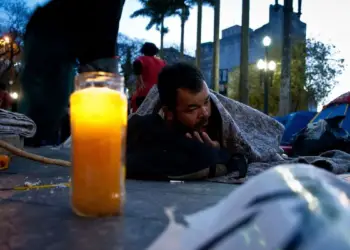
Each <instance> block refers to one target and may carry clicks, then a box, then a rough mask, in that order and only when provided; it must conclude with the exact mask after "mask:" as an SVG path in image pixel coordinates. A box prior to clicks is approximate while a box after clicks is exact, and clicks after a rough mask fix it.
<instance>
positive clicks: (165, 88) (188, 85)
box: [157, 62, 204, 110]
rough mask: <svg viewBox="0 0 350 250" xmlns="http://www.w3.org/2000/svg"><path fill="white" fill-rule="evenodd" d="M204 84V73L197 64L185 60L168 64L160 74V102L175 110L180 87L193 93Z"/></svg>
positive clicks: (199, 89)
mask: <svg viewBox="0 0 350 250" xmlns="http://www.w3.org/2000/svg"><path fill="white" fill-rule="evenodd" d="M203 84H204V77H203V74H202V72H201V71H200V69H198V68H197V67H196V66H194V65H192V64H189V63H184V62H179V63H175V64H172V65H167V66H165V67H164V68H163V69H162V71H161V72H160V73H159V76H158V85H157V86H158V92H159V98H160V102H161V104H162V106H167V107H168V108H169V110H174V109H175V107H176V95H177V90H178V89H181V88H182V89H188V90H190V91H191V92H193V93H198V92H199V91H201V90H202V88H203Z"/></svg>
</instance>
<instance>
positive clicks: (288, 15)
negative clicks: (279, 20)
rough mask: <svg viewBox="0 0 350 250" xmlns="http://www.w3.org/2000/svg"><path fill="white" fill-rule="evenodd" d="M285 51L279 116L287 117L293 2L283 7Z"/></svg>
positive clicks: (289, 103) (289, 0) (285, 1)
mask: <svg viewBox="0 0 350 250" xmlns="http://www.w3.org/2000/svg"><path fill="white" fill-rule="evenodd" d="M283 11H284V13H283V51H282V67H281V87H280V101H279V115H281V116H282V115H287V114H288V113H289V112H290V110H291V109H290V107H291V95H290V92H291V77H290V71H291V57H292V48H291V37H290V33H291V26H292V13H293V0H284V7H283Z"/></svg>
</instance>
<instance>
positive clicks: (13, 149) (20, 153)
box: [0, 140, 72, 167]
mask: <svg viewBox="0 0 350 250" xmlns="http://www.w3.org/2000/svg"><path fill="white" fill-rule="evenodd" d="M0 148H3V149H5V150H6V151H9V152H10V153H12V154H14V155H17V156H20V157H24V158H27V159H30V160H33V161H37V162H41V163H44V164H52V165H58V166H63V167H70V166H71V165H72V164H71V162H69V161H65V160H60V159H52V158H47V157H44V156H41V155H37V154H33V153H29V152H26V151H24V150H22V149H19V148H16V147H15V146H13V145H11V144H10V143H7V142H5V141H3V140H0Z"/></svg>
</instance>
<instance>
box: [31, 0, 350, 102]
mask: <svg viewBox="0 0 350 250" xmlns="http://www.w3.org/2000/svg"><path fill="white" fill-rule="evenodd" d="M27 1H28V3H29V4H30V5H31V6H34V5H35V4H41V3H43V2H46V0H27ZM274 2H275V1H274V0H251V1H250V6H251V7H250V27H251V28H252V29H256V28H258V27H260V26H262V25H263V24H265V23H267V22H268V12H269V4H273V3H274ZM297 2H298V1H297V0H294V9H295V10H297ZM335 2H336V4H335ZM280 3H282V4H283V0H280ZM241 5H242V0H221V19H220V30H222V29H225V28H228V27H230V26H233V25H236V24H238V25H240V24H241V11H242V6H241ZM139 8H140V4H139V3H138V1H137V0H126V3H125V6H124V10H123V15H122V19H121V23H120V29H119V31H120V32H122V33H124V34H126V35H128V36H130V37H135V38H141V39H145V40H148V41H151V42H154V43H156V44H157V45H159V43H160V42H159V40H160V35H159V32H158V31H156V30H155V29H152V30H150V31H146V30H145V27H146V24H147V22H148V19H144V18H136V19H130V15H131V13H133V12H134V11H135V10H137V9H139ZM349 10H350V1H349V0H337V1H334V4H331V1H329V0H317V4H316V0H304V1H303V9H302V17H301V19H302V21H304V22H306V24H307V36H308V37H310V38H311V37H313V38H316V39H318V40H321V41H323V42H330V43H333V44H334V45H335V46H336V47H337V49H338V50H339V51H340V54H339V56H340V57H341V58H344V59H345V62H346V64H347V65H350V46H349V45H350V33H349V31H348V27H346V23H348V24H349V23H350V15H349ZM213 17H214V12H213V9H212V8H209V7H205V8H204V10H203V26H202V27H203V28H202V29H203V31H202V41H203V42H207V41H212V40H213ZM165 24H166V26H167V27H169V33H168V34H167V35H166V36H165V44H166V45H171V44H179V42H180V19H179V18H178V17H173V18H168V19H166V21H165ZM196 25H197V8H193V9H192V10H191V16H190V18H189V20H188V22H187V23H186V30H185V47H186V49H187V50H189V51H194V50H195V44H196ZM338 81H339V84H338V85H337V86H336V87H335V89H334V90H333V91H332V93H331V94H330V96H329V97H328V98H327V101H328V100H331V99H333V98H335V97H337V96H338V95H340V94H342V93H344V92H347V91H349V90H350V68H349V67H346V69H345V72H344V73H343V75H342V76H340V77H339V78H338Z"/></svg>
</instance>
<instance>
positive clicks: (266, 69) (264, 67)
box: [256, 59, 276, 115]
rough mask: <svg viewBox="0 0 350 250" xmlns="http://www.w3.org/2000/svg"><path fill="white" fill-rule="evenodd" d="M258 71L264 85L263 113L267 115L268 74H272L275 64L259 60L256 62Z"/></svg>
mask: <svg viewBox="0 0 350 250" xmlns="http://www.w3.org/2000/svg"><path fill="white" fill-rule="evenodd" d="M256 65H257V67H258V69H259V70H260V71H261V72H262V74H263V79H264V80H263V83H264V113H265V114H267V115H268V114H269V78H270V77H269V75H270V74H269V73H272V72H274V71H275V70H276V63H275V62H274V61H267V60H263V59H260V60H258V62H257V64H256Z"/></svg>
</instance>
